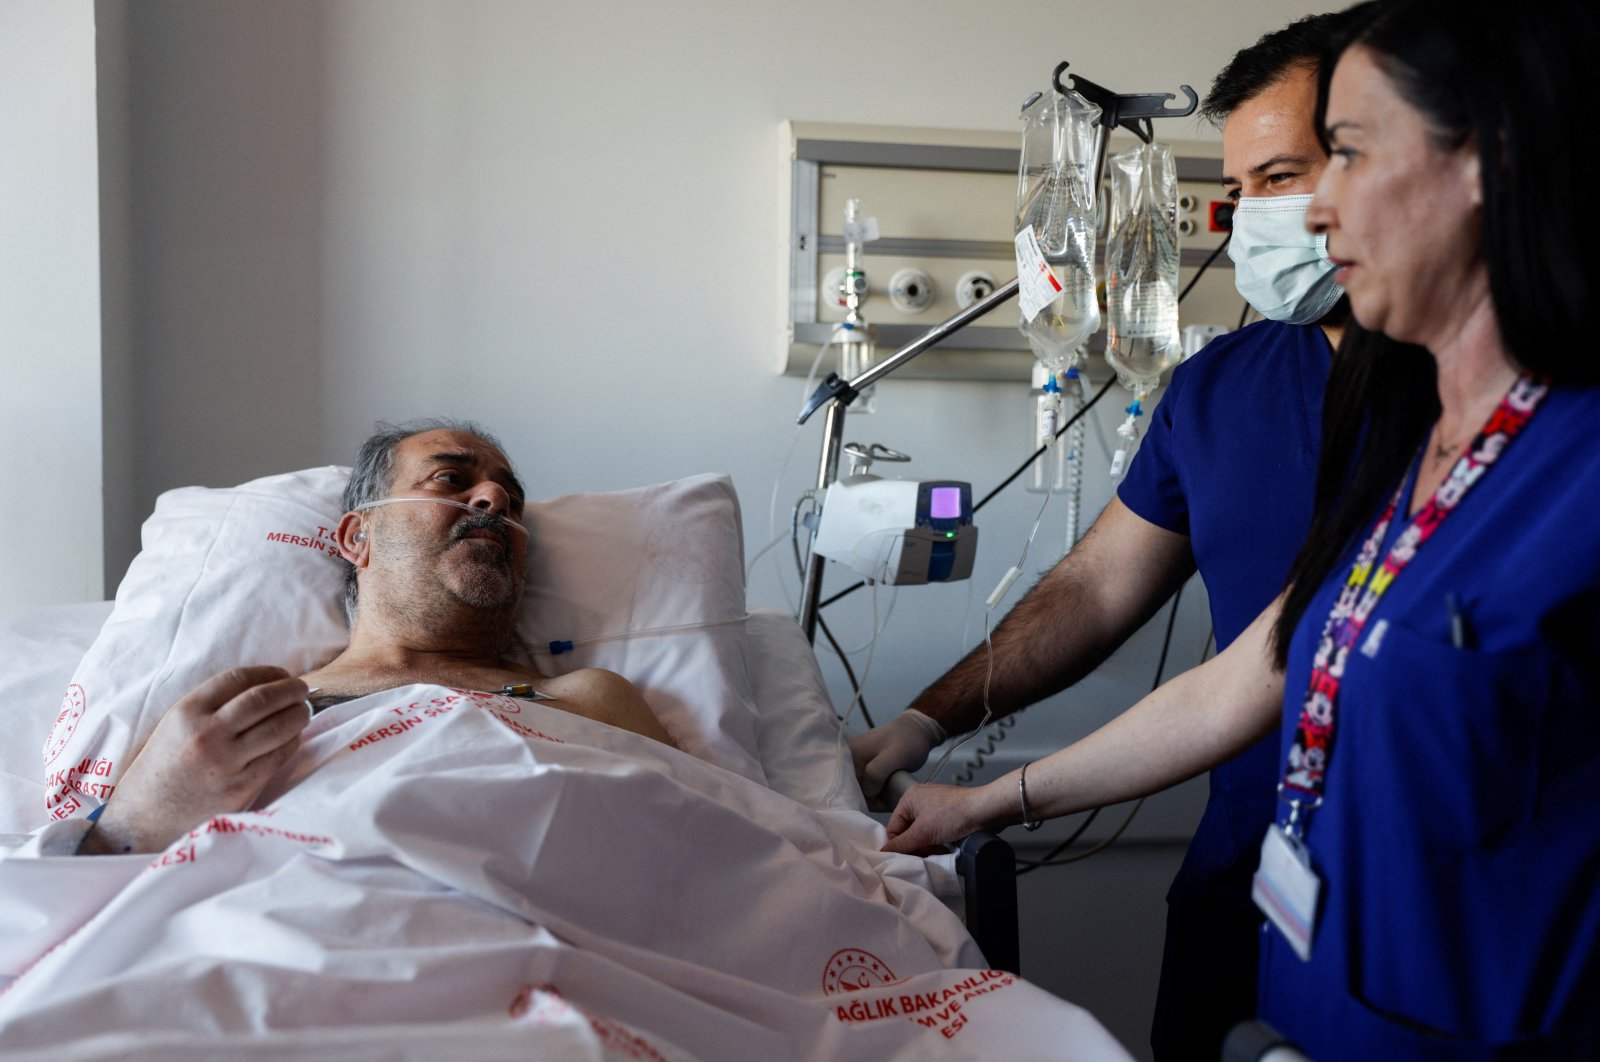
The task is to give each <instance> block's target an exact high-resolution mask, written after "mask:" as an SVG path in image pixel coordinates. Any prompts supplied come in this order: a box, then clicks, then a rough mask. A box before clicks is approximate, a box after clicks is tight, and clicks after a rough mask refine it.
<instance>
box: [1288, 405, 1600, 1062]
mask: <svg viewBox="0 0 1600 1062" xmlns="http://www.w3.org/2000/svg"><path fill="white" fill-rule="evenodd" d="M1376 515H1377V514H1376V513H1374V514H1373V518H1374V519H1376ZM1408 522H1409V520H1408V519H1397V520H1396V522H1395V525H1394V526H1393V527H1391V536H1390V537H1391V540H1392V537H1393V535H1394V534H1395V533H1398V530H1399V528H1401V527H1403V526H1404V525H1405V524H1406V523H1408ZM1353 555H1354V549H1353V548H1352V550H1351V557H1353ZM1351 557H1347V558H1346V559H1345V560H1344V561H1343V562H1342V563H1341V564H1340V565H1339V566H1338V567H1336V568H1335V570H1334V572H1333V573H1332V574H1331V575H1330V577H1329V579H1328V580H1327V582H1326V583H1325V585H1324V586H1323V588H1322V590H1321V592H1320V593H1319V594H1318V596H1317V597H1316V598H1315V600H1313V602H1312V603H1311V605H1310V607H1309V608H1308V609H1307V611H1306V613H1305V616H1304V617H1303V618H1302V620H1301V622H1300V624H1299V626H1298V628H1297V631H1296V634H1295V637H1294V639H1293V641H1292V642H1291V646H1290V652H1289V667H1288V670H1287V674H1286V676H1285V683H1286V684H1285V694H1284V720H1285V725H1284V729H1283V733H1282V735H1280V738H1279V740H1278V742H1277V744H1278V750H1279V751H1278V758H1279V762H1278V765H1277V766H1278V771H1279V772H1280V773H1281V770H1282V763H1283V757H1284V755H1285V754H1286V751H1287V746H1288V742H1289V740H1290V739H1291V738H1292V735H1293V730H1294V722H1295V720H1296V719H1297V718H1298V715H1299V711H1300V704H1301V701H1302V699H1303V697H1304V695H1305V690H1306V683H1307V681H1308V677H1309V674H1310V670H1311V657H1312V655H1313V653H1314V650H1315V645H1316V641H1317V639H1318V637H1319V635H1320V632H1321V630H1322V627H1323V624H1324V623H1325V621H1326V619H1327V616H1328V611H1329V609H1330V608H1331V607H1332V602H1333V598H1334V596H1335V595H1336V594H1337V592H1338V588H1339V585H1340V584H1341V583H1342V582H1343V581H1344V580H1345V579H1346V577H1347V576H1348V574H1349V571H1350V563H1351ZM1452 613H1455V614H1456V615H1457V616H1459V617H1460V619H1459V620H1458V621H1457V624H1458V629H1460V630H1461V631H1462V633H1463V634H1464V635H1465V637H1463V638H1460V639H1459V640H1460V641H1461V642H1462V644H1460V645H1457V644H1456V642H1457V640H1458V639H1457V638H1456V637H1455V636H1454V635H1453V634H1452ZM1380 623H1381V624H1382V625H1383V629H1382V633H1381V637H1379V638H1377V639H1375V640H1374V639H1371V638H1370V635H1371V633H1372V632H1373V631H1374V629H1375V627H1376V626H1377V625H1378V624H1380ZM1336 724H1337V733H1336V736H1335V742H1334V745H1333V750H1332V754H1331V759H1330V762H1329V768H1328V774H1327V780H1326V791H1325V793H1324V795H1323V800H1324V803H1323V806H1322V807H1320V808H1318V809H1317V810H1315V811H1314V812H1312V813H1311V814H1310V817H1309V820H1308V823H1307V826H1306V831H1305V842H1306V846H1307V849H1308V851H1309V853H1310V857H1311V861H1312V866H1313V868H1314V869H1315V870H1316V871H1317V873H1318V875H1319V877H1320V878H1321V881H1322V900H1321V904H1322V909H1321V913H1320V916H1319V919H1318V922H1317V927H1316V935H1315V940H1314V942H1313V945H1312V951H1311V958H1310V961H1308V962H1302V961H1301V960H1300V959H1299V958H1298V957H1297V956H1296V955H1295V954H1294V952H1293V951H1292V950H1291V949H1290V947H1289V946H1288V944H1287V942H1285V941H1284V940H1283V939H1282V937H1281V936H1280V934H1278V933H1277V932H1276V931H1275V930H1269V931H1268V932H1266V933H1265V934H1264V935H1263V938H1262V939H1263V944H1262V960H1261V961H1262V965H1261V979H1260V980H1261V1017H1262V1018H1263V1020H1266V1021H1267V1022H1269V1023H1271V1024H1272V1025H1273V1026H1274V1027H1276V1028H1278V1029H1279V1030H1280V1031H1281V1032H1283V1033H1285V1034H1286V1035H1288V1036H1290V1037H1291V1038H1292V1039H1294V1040H1295V1041H1296V1042H1297V1043H1298V1044H1299V1045H1300V1046H1301V1047H1302V1048H1303V1049H1305V1050H1306V1051H1307V1052H1308V1053H1309V1054H1310V1055H1311V1056H1312V1057H1314V1058H1317V1059H1319V1060H1328V1059H1341V1058H1352V1059H1354V1058H1360V1059H1367V1058H1425V1059H1450V1060H1461V1059H1491V1058H1518V1059H1521V1058H1563V1059H1566V1058H1572V1059H1577V1058H1600V389H1595V388H1588V389H1568V390H1563V389H1560V388H1556V389H1553V390H1552V392H1551V393H1550V395H1549V396H1548V397H1547V398H1546V399H1545V401H1544V403H1543V405H1542V406H1541V407H1540V409H1539V410H1538V412H1536V413H1535V414H1534V416H1533V419H1532V420H1531V421H1530V422H1529V424H1528V425H1527V427H1526V428H1525V429H1524V430H1523V433H1522V435H1521V436H1520V437H1519V438H1517V439H1516V440H1514V441H1513V442H1512V443H1511V445H1510V446H1509V447H1508V448H1507V450H1506V452H1505V454H1504V455H1503V456H1502V457H1501V458H1500V459H1499V461H1498V462H1497V463H1496V464H1495V465H1494V466H1492V467H1491V468H1490V469H1489V470H1488V471H1487V473H1486V474H1485V475H1484V477H1483V478H1482V479H1481V480H1480V481H1479V482H1478V483H1477V485H1476V486H1474V487H1473V488H1472V489H1471V490H1470V491H1469V492H1468V494H1467V496H1466V497H1465V498H1464V499H1463V500H1462V502H1461V504H1460V505H1459V507H1458V508H1457V509H1456V510H1455V511H1454V512H1452V513H1451V514H1450V516H1449V517H1448V518H1447V519H1446V520H1445V521H1444V523H1443V524H1442V525H1441V526H1440V527H1439V529H1438V530H1437V532H1435V534H1434V535H1433V537H1432V538H1431V539H1430V540H1429V541H1428V542H1427V543H1425V544H1424V545H1423V546H1422V548H1421V549H1420V550H1419V551H1418V552H1417V555H1416V557H1415V558H1414V559H1413V560H1412V562H1411V563H1410V564H1409V565H1408V566H1407V567H1406V568H1405V570H1404V571H1403V572H1401V573H1400V575H1399V576H1398V577H1397V578H1396V579H1395V581H1394V582H1393V584H1392V585H1391V586H1390V587H1389V589H1388V590H1387V592H1386V593H1385V594H1384V596H1383V599H1382V600H1381V601H1380V602H1379V604H1378V606H1377V608H1376V609H1375V610H1374V611H1373V613H1372V615H1371V617H1369V619H1368V621H1367V625H1366V628H1365V632H1364V634H1363V636H1362V640H1361V641H1360V642H1358V644H1357V648H1356V651H1353V652H1352V653H1351V654H1350V656H1349V658H1348V661H1347V663H1346V666H1345V672H1344V677H1343V679H1342V683H1341V690H1340V699H1339V705H1338V718H1337V720H1336Z"/></svg>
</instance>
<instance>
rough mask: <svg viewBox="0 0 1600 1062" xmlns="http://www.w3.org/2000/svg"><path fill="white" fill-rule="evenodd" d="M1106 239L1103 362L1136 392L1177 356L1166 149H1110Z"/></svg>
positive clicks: (1174, 198)
mask: <svg viewBox="0 0 1600 1062" xmlns="http://www.w3.org/2000/svg"><path fill="white" fill-rule="evenodd" d="M1109 162H1110V164H1111V226H1110V236H1109V237H1108V238H1107V240H1106V318H1107V321H1106V361H1107V362H1108V363H1109V364H1110V365H1111V367H1112V368H1113V369H1115V370H1117V378H1118V381H1119V382H1120V383H1121V384H1122V386H1123V387H1126V388H1127V389H1128V390H1130V391H1133V392H1134V393H1136V394H1139V393H1142V392H1144V391H1147V390H1149V389H1150V388H1153V387H1155V386H1156V385H1157V384H1159V383H1160V382H1161V377H1162V375H1163V374H1164V373H1166V371H1167V370H1168V369H1171V368H1172V367H1173V366H1174V365H1176V364H1178V362H1180V361H1181V360H1183V343H1182V340H1181V338H1180V337H1179V334H1178V176H1177V171H1176V169H1175V168H1174V166H1173V163H1172V149H1171V148H1169V147H1167V146H1166V145H1164V144H1142V145H1140V146H1139V147H1136V148H1134V149H1133V150H1131V151H1125V152H1123V153H1122V154H1120V155H1114V156H1112V157H1111V159H1110V160H1109Z"/></svg>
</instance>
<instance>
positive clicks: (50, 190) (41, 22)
mask: <svg viewBox="0 0 1600 1062" xmlns="http://www.w3.org/2000/svg"><path fill="white" fill-rule="evenodd" d="M94 66H95V34H94V8H93V5H92V3H91V2H90V0H3V2H0V453H3V454H4V455H5V461H6V463H7V466H8V468H9V470H10V473H11V486H10V489H9V490H8V492H7V493H8V496H9V500H8V501H7V502H6V503H5V507H4V510H3V511H4V519H0V558H3V559H0V614H5V613H8V612H13V611H17V610H20V609H23V608H30V607H34V606H38V605H46V604H55V603H58V602H69V601H93V600H98V599H99V598H101V597H102V596H103V595H104V589H105V588H104V582H103V569H102V563H101V553H102V537H101V500H100V488H101V471H100V291H99V272H100V255H99V247H98V241H99V232H98V228H99V223H98V214H97V209H96V204H97V202H98V191H97V162H96V146H95V73H94Z"/></svg>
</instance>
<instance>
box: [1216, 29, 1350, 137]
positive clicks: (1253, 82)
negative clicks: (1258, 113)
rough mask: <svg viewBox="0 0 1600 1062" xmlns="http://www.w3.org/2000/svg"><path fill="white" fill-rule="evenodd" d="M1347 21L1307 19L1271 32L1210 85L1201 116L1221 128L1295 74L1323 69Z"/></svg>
mask: <svg viewBox="0 0 1600 1062" xmlns="http://www.w3.org/2000/svg"><path fill="white" fill-rule="evenodd" d="M1348 21H1349V13H1348V12H1345V11H1329V12H1327V13H1326V14H1321V15H1307V16H1306V17H1305V18H1302V19H1299V20H1297V21H1294V22H1291V23H1289V24H1288V25H1287V26H1285V27H1283V28H1282V29H1276V30H1273V31H1272V32H1271V33H1268V34H1266V35H1265V36H1263V37H1262V38H1261V39H1260V40H1258V41H1256V42H1255V43H1254V44H1252V45H1251V46H1250V47H1248V48H1244V49H1242V50H1241V51H1239V52H1238V54H1236V55H1235V56H1234V57H1233V58H1232V59H1230V60H1229V61H1228V65H1227V66H1225V67H1223V68H1222V72H1221V73H1219V74H1218V75H1217V77H1216V80H1215V81H1213V82H1211V91H1210V92H1208V93H1206V100H1205V102H1204V103H1203V104H1201V105H1200V116H1201V117H1202V118H1204V119H1205V120H1206V121H1208V122H1210V123H1211V124H1212V125H1215V126H1218V127H1221V125H1222V123H1223V122H1224V121H1226V120H1227V118H1228V115H1230V114H1232V113H1233V112H1234V111H1235V110H1236V109H1238V107H1239V105H1240V104H1242V103H1247V102H1249V101H1250V100H1253V99H1255V98H1256V97H1257V96H1259V95H1261V94H1262V93H1263V92H1265V91H1267V89H1269V88H1271V87H1272V86H1273V85H1276V84H1277V83H1278V82H1280V81H1282V80H1283V79H1284V78H1286V77H1289V76H1290V75H1292V74H1294V73H1295V72H1297V71H1302V70H1303V71H1305V72H1306V73H1309V74H1315V73H1317V72H1318V71H1319V70H1321V69H1322V66H1323V63H1324V61H1325V60H1326V58H1327V54H1328V52H1329V49H1330V47H1331V46H1332V44H1333V41H1334V39H1335V38H1336V37H1337V36H1338V34H1339V32H1340V30H1341V29H1342V28H1343V27H1344V25H1345V24H1346V23H1347V22H1348Z"/></svg>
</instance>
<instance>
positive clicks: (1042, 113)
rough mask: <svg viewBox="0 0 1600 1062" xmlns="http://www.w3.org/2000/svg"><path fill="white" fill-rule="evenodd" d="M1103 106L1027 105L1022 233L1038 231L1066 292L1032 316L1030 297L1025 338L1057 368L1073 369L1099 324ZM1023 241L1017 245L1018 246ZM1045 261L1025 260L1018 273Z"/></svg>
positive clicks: (1052, 98) (1071, 101)
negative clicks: (1097, 202)
mask: <svg viewBox="0 0 1600 1062" xmlns="http://www.w3.org/2000/svg"><path fill="white" fill-rule="evenodd" d="M1099 119H1100V108H1099V107H1096V106H1095V105H1094V104H1092V103H1090V102H1089V101H1088V100H1086V99H1084V98H1083V97H1082V96H1080V95H1078V94H1077V93H1076V92H1068V93H1066V94H1065V95H1063V94H1061V93H1058V92H1046V93H1042V94H1040V95H1037V96H1035V97H1034V98H1033V99H1031V100H1029V101H1028V103H1026V104H1025V105H1024V106H1023V108H1022V121H1023V129H1022V163H1021V166H1020V168H1019V169H1018V172H1017V221H1016V229H1015V231H1016V233H1017V234H1018V235H1019V236H1020V235H1021V234H1022V233H1023V232H1024V231H1025V230H1027V229H1029V228H1031V229H1032V230H1033V238H1034V240H1036V241H1037V244H1038V248H1039V251H1040V252H1042V253H1043V256H1044V261H1045V262H1046V263H1048V266H1049V272H1050V274H1051V276H1052V277H1053V279H1054V283H1053V284H1052V288H1051V290H1055V289H1059V291H1060V294H1059V295H1057V296H1056V298H1054V299H1053V300H1051V301H1049V302H1048V303H1046V304H1045V305H1044V306H1043V308H1042V309H1039V310H1038V311H1037V312H1036V313H1034V314H1032V316H1030V315H1029V313H1028V302H1027V301H1026V300H1024V302H1023V306H1024V310H1023V315H1022V323H1021V325H1020V327H1021V329H1022V333H1023V335H1025V336H1027V337H1028V345H1029V346H1030V347H1032V348H1033V353H1034V356H1035V357H1037V358H1038V359H1039V362H1040V363H1041V364H1042V365H1044V366H1045V367H1046V368H1048V369H1050V370H1051V371H1053V372H1054V371H1060V370H1063V369H1066V368H1069V367H1070V366H1071V365H1072V364H1073V363H1074V362H1075V361H1076V356H1077V355H1076V352H1077V350H1078V347H1079V346H1080V345H1082V343H1083V341H1084V340H1086V339H1088V338H1089V336H1090V335H1092V334H1093V333H1094V332H1095V330H1096V329H1098V328H1099V327H1100V307H1099V304H1098V302H1097V301H1096V299H1095V291H1094V240H1095V220H1094V187H1093V182H1094V177H1093V174H1094V160H1095V125H1096V123H1097V122H1098V121H1099ZM1020 246H1021V241H1019V247H1020ZM1030 267H1032V268H1035V269H1037V268H1042V267H1041V266H1040V265H1039V263H1037V262H1034V263H1028V262H1024V261H1023V253H1022V252H1021V251H1020V250H1019V252H1018V261H1017V275H1018V277H1019V278H1021V277H1023V276H1024V274H1025V273H1026V272H1028V271H1029V269H1030Z"/></svg>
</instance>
